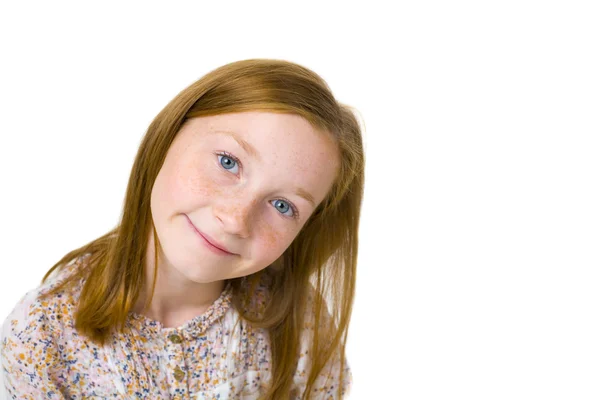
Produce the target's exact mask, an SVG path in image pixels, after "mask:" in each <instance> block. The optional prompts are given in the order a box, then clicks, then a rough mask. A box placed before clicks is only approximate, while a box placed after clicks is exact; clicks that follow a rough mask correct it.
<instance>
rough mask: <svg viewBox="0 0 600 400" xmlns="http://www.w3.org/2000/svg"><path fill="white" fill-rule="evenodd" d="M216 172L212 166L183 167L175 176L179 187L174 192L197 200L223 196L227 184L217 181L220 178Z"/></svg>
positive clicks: (192, 165) (191, 165) (190, 165)
mask: <svg viewBox="0 0 600 400" xmlns="http://www.w3.org/2000/svg"><path fill="white" fill-rule="evenodd" d="M216 172H218V171H214V168H212V167H211V166H210V165H194V164H188V165H181V166H180V167H179V168H178V169H177V170H176V172H175V174H174V179H173V181H174V182H176V186H177V187H176V188H173V189H174V190H173V191H174V192H178V193H181V194H183V195H184V196H183V197H187V196H190V198H191V199H196V200H197V199H206V198H210V197H214V196H221V195H223V194H224V191H225V190H224V187H225V184H224V182H219V181H218V179H216V178H218V176H219V175H218V174H217V173H216ZM186 195H187V196H186Z"/></svg>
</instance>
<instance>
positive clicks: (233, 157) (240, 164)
mask: <svg viewBox="0 0 600 400" xmlns="http://www.w3.org/2000/svg"><path fill="white" fill-rule="evenodd" d="M216 155H219V156H225V157H228V158H231V159H232V160H233V161H235V162H236V163H238V165H239V166H240V169H243V168H244V166H243V164H242V162H241V161H240V159H239V158H237V157H236V156H234V155H233V154H231V153H228V152H226V151H218V152H216ZM219 166H220V167H221V168H223V166H222V165H221V163H220V162H219ZM223 169H224V170H225V171H227V170H226V169H225V168H223ZM277 200H283V201H285V202H286V203H288V204H289V205H290V208H291V209H292V212H293V214H294V215H293V216H292V217H286V216H285V215H283V214H281V213H278V214H280V215H282V216H283V217H284V218H294V219H298V216H299V213H298V209H297V208H296V206H295V205H294V203H292V202H291V201H289V200H288V199H286V198H285V197H281V198H279V199H277Z"/></svg>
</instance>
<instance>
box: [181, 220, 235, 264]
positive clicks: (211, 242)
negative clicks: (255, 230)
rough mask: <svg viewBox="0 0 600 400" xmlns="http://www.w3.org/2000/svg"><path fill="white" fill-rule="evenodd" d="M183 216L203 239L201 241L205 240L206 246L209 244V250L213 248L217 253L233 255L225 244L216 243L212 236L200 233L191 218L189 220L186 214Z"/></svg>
mask: <svg viewBox="0 0 600 400" xmlns="http://www.w3.org/2000/svg"><path fill="white" fill-rule="evenodd" d="M185 217H186V218H187V220H188V223H189V224H190V226H191V227H192V228H193V229H194V230H195V231H196V233H197V234H198V235H199V236H200V237H201V238H202V239H203V241H204V242H205V244H206V245H207V246H209V247H210V249H211V250H213V251H214V252H217V253H218V254H223V255H225V254H227V255H235V253H232V252H230V251H229V250H227V248H226V247H225V246H223V245H221V244H219V243H217V242H216V241H215V240H214V239H213V238H211V237H210V236H208V235H206V234H205V233H202V232H201V231H200V230H199V229H198V228H197V227H196V225H194V223H193V222H192V220H190V218H189V217H188V216H187V215H186V216H185Z"/></svg>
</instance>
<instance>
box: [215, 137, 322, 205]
mask: <svg viewBox="0 0 600 400" xmlns="http://www.w3.org/2000/svg"><path fill="white" fill-rule="evenodd" d="M213 132H214V133H220V134H223V135H227V136H230V137H232V138H233V140H235V141H236V142H237V143H238V144H239V145H240V147H241V148H242V149H244V151H245V152H246V153H248V155H250V156H251V157H253V158H255V159H257V160H258V161H262V158H261V157H260V154H259V153H258V151H257V150H256V148H255V147H254V146H252V145H251V144H250V143H248V142H247V141H245V140H244V139H242V138H241V137H240V136H239V135H238V134H237V133H235V132H233V131H222V130H219V131H213ZM294 193H295V194H296V195H298V196H300V197H302V198H303V199H305V200H306V201H308V202H309V203H311V204H312V205H313V207H316V202H315V198H314V197H313V196H312V194H310V193H309V192H308V191H307V190H304V189H302V188H296V189H295V190H294Z"/></svg>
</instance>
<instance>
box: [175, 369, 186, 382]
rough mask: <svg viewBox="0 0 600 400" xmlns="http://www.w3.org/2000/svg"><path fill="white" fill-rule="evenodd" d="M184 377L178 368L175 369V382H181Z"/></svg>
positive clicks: (183, 373)
mask: <svg viewBox="0 0 600 400" xmlns="http://www.w3.org/2000/svg"><path fill="white" fill-rule="evenodd" d="M184 377H185V372H183V371H182V370H181V368H179V366H177V367H175V379H177V382H181V381H182V380H183V378H184Z"/></svg>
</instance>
